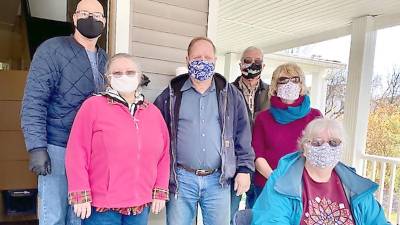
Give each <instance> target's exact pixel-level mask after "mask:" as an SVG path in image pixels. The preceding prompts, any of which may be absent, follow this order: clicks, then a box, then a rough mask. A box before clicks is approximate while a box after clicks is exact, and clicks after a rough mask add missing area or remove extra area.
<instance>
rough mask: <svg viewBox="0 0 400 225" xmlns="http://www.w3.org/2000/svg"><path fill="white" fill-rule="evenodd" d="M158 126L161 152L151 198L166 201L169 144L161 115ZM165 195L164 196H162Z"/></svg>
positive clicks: (167, 133) (166, 129)
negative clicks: (161, 140) (160, 132)
mask: <svg viewBox="0 0 400 225" xmlns="http://www.w3.org/2000/svg"><path fill="white" fill-rule="evenodd" d="M157 111H158V110H157ZM159 124H160V126H161V131H162V135H163V152H162V155H161V157H160V159H159V161H158V165H157V179H156V183H155V185H154V189H153V198H155V199H162V200H167V199H168V185H169V175H170V154H169V145H170V143H169V132H168V128H167V125H166V124H165V121H164V119H163V117H162V116H161V114H159ZM160 193H161V194H160ZM165 193H166V196H165V195H164V194H165Z"/></svg>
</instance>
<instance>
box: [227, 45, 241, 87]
mask: <svg viewBox="0 0 400 225" xmlns="http://www.w3.org/2000/svg"><path fill="white" fill-rule="evenodd" d="M238 63H239V54H237V53H233V52H230V53H226V54H225V67H224V77H225V78H226V79H227V80H228V81H232V80H233V79H235V78H236V76H239V75H240V74H239V73H238V72H237V71H240V69H239V64H238Z"/></svg>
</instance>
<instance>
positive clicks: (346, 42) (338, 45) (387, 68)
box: [301, 26, 400, 76]
mask: <svg viewBox="0 0 400 225" xmlns="http://www.w3.org/2000/svg"><path fill="white" fill-rule="evenodd" d="M350 41H351V38H350V36H345V37H341V38H337V39H332V40H328V41H324V42H320V43H316V44H312V45H307V46H303V47H301V48H302V49H301V52H302V53H303V54H304V55H305V56H311V55H320V56H321V58H323V59H330V60H338V61H340V62H342V63H346V64H347V63H348V59H349V54H350ZM395 65H397V66H399V67H400V26H396V27H390V28H386V29H382V30H378V33H377V41H376V48H375V62H374V74H375V75H384V76H385V75H386V74H388V73H389V72H391V71H392V69H393V66H395Z"/></svg>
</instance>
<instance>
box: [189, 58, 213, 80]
mask: <svg viewBox="0 0 400 225" xmlns="http://www.w3.org/2000/svg"><path fill="white" fill-rule="evenodd" d="M188 70H189V74H190V76H192V77H194V78H195V79H196V80H199V81H204V80H208V79H210V78H212V76H213V75H214V73H215V72H214V70H215V64H214V63H213V62H208V61H207V60H201V59H200V60H193V61H191V62H190V63H189V65H188Z"/></svg>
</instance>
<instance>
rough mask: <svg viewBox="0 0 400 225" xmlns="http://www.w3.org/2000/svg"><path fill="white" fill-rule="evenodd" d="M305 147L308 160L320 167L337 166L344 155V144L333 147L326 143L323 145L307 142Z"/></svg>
mask: <svg viewBox="0 0 400 225" xmlns="http://www.w3.org/2000/svg"><path fill="white" fill-rule="evenodd" d="M305 147H306V149H305V150H306V151H307V155H306V158H307V161H308V162H309V163H310V164H311V165H313V166H315V167H319V168H327V167H335V166H336V164H337V163H338V162H339V161H340V157H341V155H342V145H338V146H335V147H332V146H330V145H329V144H328V143H324V144H322V145H321V146H312V145H310V144H307V145H306V146H305Z"/></svg>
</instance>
